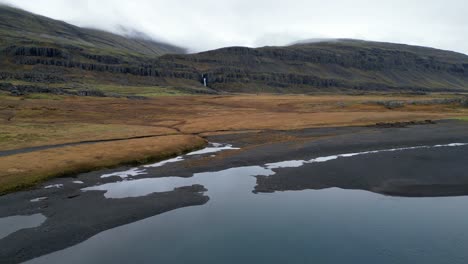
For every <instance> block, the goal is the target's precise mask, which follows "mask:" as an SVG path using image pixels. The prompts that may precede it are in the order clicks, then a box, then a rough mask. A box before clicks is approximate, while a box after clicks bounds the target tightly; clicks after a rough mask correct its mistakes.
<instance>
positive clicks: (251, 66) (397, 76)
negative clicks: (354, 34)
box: [160, 39, 468, 92]
mask: <svg viewBox="0 0 468 264" xmlns="http://www.w3.org/2000/svg"><path fill="white" fill-rule="evenodd" d="M160 60H165V61H171V62H173V63H176V64H178V65H185V66H186V67H188V68H192V69H195V70H196V71H197V72H198V73H199V74H205V75H206V76H207V77H208V83H209V85H210V86H211V87H213V88H215V89H219V90H224V91H235V92H239V91H241V92H248V91H251V92H253V91H274V92H308V91H316V90H324V89H326V90H329V91H333V90H340V89H358V90H389V89H398V90H431V89H432V90H456V89H467V90H468V56H467V55H464V54H461V53H456V52H451V51H444V50H437V49H432V48H425V47H417V46H409V45H402V44H392V43H382V42H369V41H361V40H349V39H341V40H333V41H325V42H316V43H308V44H307V43H305V44H296V45H292V46H286V47H264V48H257V49H251V48H245V47H230V48H223V49H219V50H214V51H208V52H203V53H199V54H191V55H166V56H162V57H161V58H160Z"/></svg>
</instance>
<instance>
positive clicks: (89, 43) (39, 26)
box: [0, 5, 468, 93]
mask: <svg viewBox="0 0 468 264" xmlns="http://www.w3.org/2000/svg"><path fill="white" fill-rule="evenodd" d="M181 52H183V51H182V50H181V49H180V48H177V47H174V46H171V45H167V44H161V43H157V42H154V41H150V40H145V39H132V38H127V37H123V36H117V35H114V34H111V33H108V32H101V31H96V30H90V29H83V28H79V27H75V26H72V25H69V24H67V23H64V22H61V21H56V20H52V19H48V18H45V17H41V16H37V15H34V14H31V13H27V12H24V11H21V10H18V9H14V8H9V7H4V6H1V5H0V82H14V81H26V82H34V83H75V82H77V83H83V82H86V81H88V82H90V83H106V84H122V85H135V84H138V85H140V84H142V85H152V86H154V85H168V86H177V87H187V86H190V87H195V88H202V87H203V77H206V80H207V85H208V87H209V88H212V89H214V90H217V91H218V92H252V93H257V92H278V93H308V92H315V91H327V92H333V91H344V90H346V91H347V90H359V91H366V90H378V91H382V90H383V91H386V90H409V91H464V90H468V56H467V55H464V54H460V53H455V52H450V51H443V50H437V49H431V48H424V47H416V46H408V45H399V44H391V43H380V42H368V41H359V40H346V39H343V40H333V41H324V42H319V43H303V44H297V45H292V46H287V47H264V48H257V49H252V48H245V47H229V48H223V49H219V50H213V51H208V52H202V53H198V54H172V53H181Z"/></svg>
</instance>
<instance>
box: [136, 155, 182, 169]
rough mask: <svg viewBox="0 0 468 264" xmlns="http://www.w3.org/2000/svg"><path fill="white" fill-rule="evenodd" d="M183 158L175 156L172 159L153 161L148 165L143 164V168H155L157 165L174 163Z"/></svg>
mask: <svg viewBox="0 0 468 264" xmlns="http://www.w3.org/2000/svg"><path fill="white" fill-rule="evenodd" d="M183 160H184V159H183V158H182V157H177V158H173V159H168V160H163V161H161V162H158V163H154V164H150V165H146V166H143V167H145V168H157V167H162V166H164V165H166V164H168V163H174V162H179V161H183Z"/></svg>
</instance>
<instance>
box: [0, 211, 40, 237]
mask: <svg viewBox="0 0 468 264" xmlns="http://www.w3.org/2000/svg"><path fill="white" fill-rule="evenodd" d="M45 220H46V217H45V216H43V215H42V214H34V215H16V216H9V217H4V218H0V239H2V238H4V237H7V236H8V235H10V234H13V233H14V232H16V231H19V230H21V229H26V228H33V227H38V226H40V225H41V224H42V223H44V222H45Z"/></svg>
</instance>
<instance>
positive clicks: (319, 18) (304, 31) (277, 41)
mask: <svg viewBox="0 0 468 264" xmlns="http://www.w3.org/2000/svg"><path fill="white" fill-rule="evenodd" d="M0 3H9V4H13V5H15V6H18V7H21V8H24V9H26V10H28V11H32V12H35V13H39V14H42V15H45V16H48V17H52V18H55V19H59V20H64V21H67V22H69V23H72V24H75V25H79V26H85V27H95V28H100V29H105V30H110V31H113V32H117V33H118V32H119V28H120V27H119V26H125V27H128V28H135V29H137V30H139V31H142V32H144V33H146V34H148V35H149V36H152V37H154V38H156V39H159V40H163V41H166V42H170V43H173V44H176V45H180V46H183V47H187V48H189V49H191V50H192V51H201V50H208V49H214V48H220V47H224V46H234V45H241V46H251V47H256V46H264V45H283V44H287V43H291V42H294V41H297V40H301V39H311V38H358V39H367V40H377V41H390V42H400V43H408V44H417V45H423V46H432V47H437V48H442V49H449V50H455V51H459V52H463V53H467V54H468V25H467V24H468V23H467V21H468V19H467V14H468V3H467V2H466V1H465V0H445V1H441V0H425V1H423V0H392V1H386V0H382V1H375V0H347V1H345V0H326V1H323V0H320V1H318V0H309V1H305V0H282V1H279V0H198V1H192V0H73V1H69V0H34V1H31V0H0Z"/></svg>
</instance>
